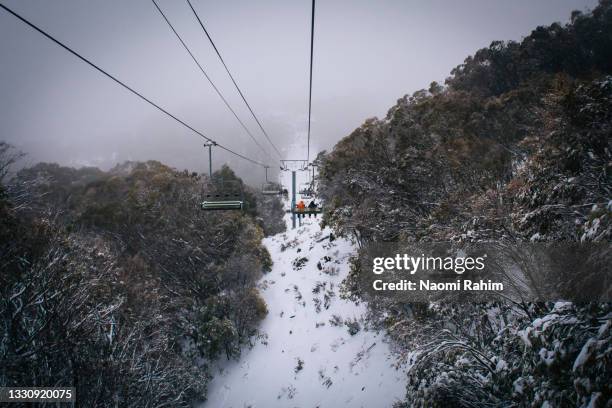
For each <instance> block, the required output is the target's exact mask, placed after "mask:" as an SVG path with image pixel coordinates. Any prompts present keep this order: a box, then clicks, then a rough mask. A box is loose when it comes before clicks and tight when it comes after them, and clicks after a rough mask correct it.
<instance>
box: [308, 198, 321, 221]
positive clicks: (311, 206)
mask: <svg viewBox="0 0 612 408" xmlns="http://www.w3.org/2000/svg"><path fill="white" fill-rule="evenodd" d="M317 208H319V207H318V206H317V203H315V201H314V200H312V201H311V202H310V203H309V204H308V218H310V216H311V215H312V214H313V213H314V215H315V218H317V212H316V210H317Z"/></svg>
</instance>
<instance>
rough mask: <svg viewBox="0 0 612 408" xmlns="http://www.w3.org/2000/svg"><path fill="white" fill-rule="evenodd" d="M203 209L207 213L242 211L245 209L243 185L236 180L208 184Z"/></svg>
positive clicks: (205, 187) (205, 189) (205, 188)
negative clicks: (214, 211)
mask: <svg viewBox="0 0 612 408" xmlns="http://www.w3.org/2000/svg"><path fill="white" fill-rule="evenodd" d="M201 207H202V209H203V210H206V211H213V210H242V209H243V208H244V192H243V189H242V185H241V184H240V183H239V182H238V181H234V180H231V181H228V180H217V181H215V182H212V183H208V184H206V185H205V186H204V201H202V204H201Z"/></svg>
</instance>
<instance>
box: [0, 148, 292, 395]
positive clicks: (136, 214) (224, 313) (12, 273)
mask: <svg viewBox="0 0 612 408" xmlns="http://www.w3.org/2000/svg"><path fill="white" fill-rule="evenodd" d="M2 147H3V149H1V150H2V153H3V157H2V163H3V164H4V163H8V162H10V161H11V160H10V159H11V157H12V156H11V154H12V153H11V150H10V149H9V148H8V146H6V145H2ZM3 168H4V167H3ZM220 171H221V172H222V173H223V175H224V177H226V178H230V177H233V178H234V179H236V180H237V181H239V182H240V180H239V179H238V178H237V177H236V176H234V175H233V173H232V171H231V170H230V169H229V168H227V167H226V168H223V169H221V170H220ZM205 178H206V176H200V175H197V174H195V173H188V172H186V171H185V172H179V171H176V170H174V169H171V168H169V167H167V166H165V165H163V164H161V163H159V162H152V161H151V162H146V163H124V164H122V165H119V166H117V167H115V168H114V169H112V170H110V171H108V172H103V171H100V170H98V169H93V168H83V169H78V170H76V169H71V168H65V167H60V166H58V165H55V164H39V165H36V166H34V167H32V168H29V169H24V170H22V171H20V172H19V173H18V174H17V176H16V177H15V178H13V179H11V180H10V181H9V180H2V181H3V185H2V187H1V188H2V190H0V191H1V192H2V195H1V197H0V200H1V201H0V211H1V212H2V216H1V217H0V220H1V228H0V255H1V256H0V258H1V259H2V262H3V266H2V275H1V276H0V279H1V281H0V327H1V329H2V330H1V331H2V332H3V333H6V334H7V336H2V337H1V338H0V367H1V368H0V382H1V383H2V384H4V385H7V386H10V385H23V384H31V385H40V386H46V385H49V384H54V385H56V386H62V385H65V386H75V387H78V390H79V393H78V394H79V395H78V399H79V401H80V404H81V405H82V406H110V405H109V404H111V403H112V404H113V406H114V405H115V404H117V406H122V407H129V406H161V405H163V404H170V405H171V406H190V405H191V403H192V402H193V401H196V400H201V399H202V398H205V396H206V387H207V383H208V381H209V376H208V372H209V364H210V362H211V361H213V360H215V359H216V358H217V357H220V356H223V357H227V358H237V357H238V356H239V355H240V352H241V348H242V346H243V345H244V344H245V343H249V341H250V340H251V339H252V338H253V336H256V335H257V334H258V330H257V326H258V322H259V321H260V320H261V319H262V318H263V317H264V316H265V315H266V314H267V308H266V305H265V303H264V301H263V300H262V299H261V297H260V295H259V290H258V289H257V288H256V286H255V283H256V281H257V280H258V279H259V278H260V277H261V276H262V274H264V273H266V272H267V271H269V270H270V268H271V266H272V263H271V259H270V256H269V254H268V252H267V250H266V249H265V247H263V246H262V239H263V238H264V227H265V228H266V229H268V230H270V229H271V230H278V221H276V224H274V223H273V224H270V225H267V226H266V225H263V221H262V220H263V219H262V218H261V217H259V215H260V214H261V213H264V214H265V219H269V220H271V221H274V220H273V218H274V216H278V217H282V213H281V215H279V211H281V210H279V208H280V207H279V204H274V200H272V199H267V200H266V201H265V202H264V201H261V202H260V201H258V198H257V194H256V193H255V192H253V191H250V192H249V191H247V193H246V197H247V200H248V201H249V207H248V210H247V211H245V212H203V211H202V210H200V209H199V202H200V201H201V199H202V184H203V179H205ZM245 189H246V187H245ZM32 379H34V382H35V383H32Z"/></svg>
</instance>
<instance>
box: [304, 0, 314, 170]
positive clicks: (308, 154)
mask: <svg viewBox="0 0 612 408" xmlns="http://www.w3.org/2000/svg"><path fill="white" fill-rule="evenodd" d="M314 24H315V0H312V17H311V21H310V85H309V90H308V145H307V153H306V162H307V163H308V162H310V117H311V113H312V59H313V50H314Z"/></svg>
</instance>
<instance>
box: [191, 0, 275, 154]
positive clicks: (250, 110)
mask: <svg viewBox="0 0 612 408" xmlns="http://www.w3.org/2000/svg"><path fill="white" fill-rule="evenodd" d="M187 4H189V7H190V8H191V11H192V12H193V15H194V16H195V18H196V19H197V20H198V23H200V27H202V30H203V31H204V34H206V37H207V38H208V41H210V44H211V45H212V47H213V48H214V50H215V52H216V53H217V56H218V57H219V60H221V63H222V64H223V67H224V68H225V71H226V72H227V75H229V77H230V79H231V80H232V83H233V84H234V86H235V87H236V90H237V91H238V93H239V94H240V97H241V98H242V100H243V101H244V104H245V105H246V106H247V108H248V109H249V112H251V115H252V116H253V118H254V119H255V122H257V125H258V126H259V129H261V132H262V133H263V134H264V136H265V137H266V139H267V140H268V143H270V145H271V146H272V147H273V148H274V151H275V152H276V154H278V157H282V155H281V153H280V151H279V150H278V149H277V147H276V146H275V145H274V143H272V140H270V137H269V136H268V132H266V130H265V129H264V127H263V125H262V124H261V122H260V121H259V118H258V117H257V115H255V112H253V109H252V108H251V105H250V104H249V103H248V102H247V100H246V97H245V96H244V93H243V92H242V90H241V89H240V87H239V86H238V83H237V82H236V80H235V79H234V76H233V75H232V73H231V72H230V70H229V68H228V66H227V64H226V63H225V60H224V59H223V57H222V56H221V53H220V52H219V49H218V48H217V46H216V45H215V42H214V41H213V39H212V37H211V36H210V34H209V33H208V30H207V29H206V27H205V26H204V23H203V22H202V19H200V16H199V15H198V13H197V12H196V10H195V8H194V7H193V5H192V4H191V1H190V0H187Z"/></svg>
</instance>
